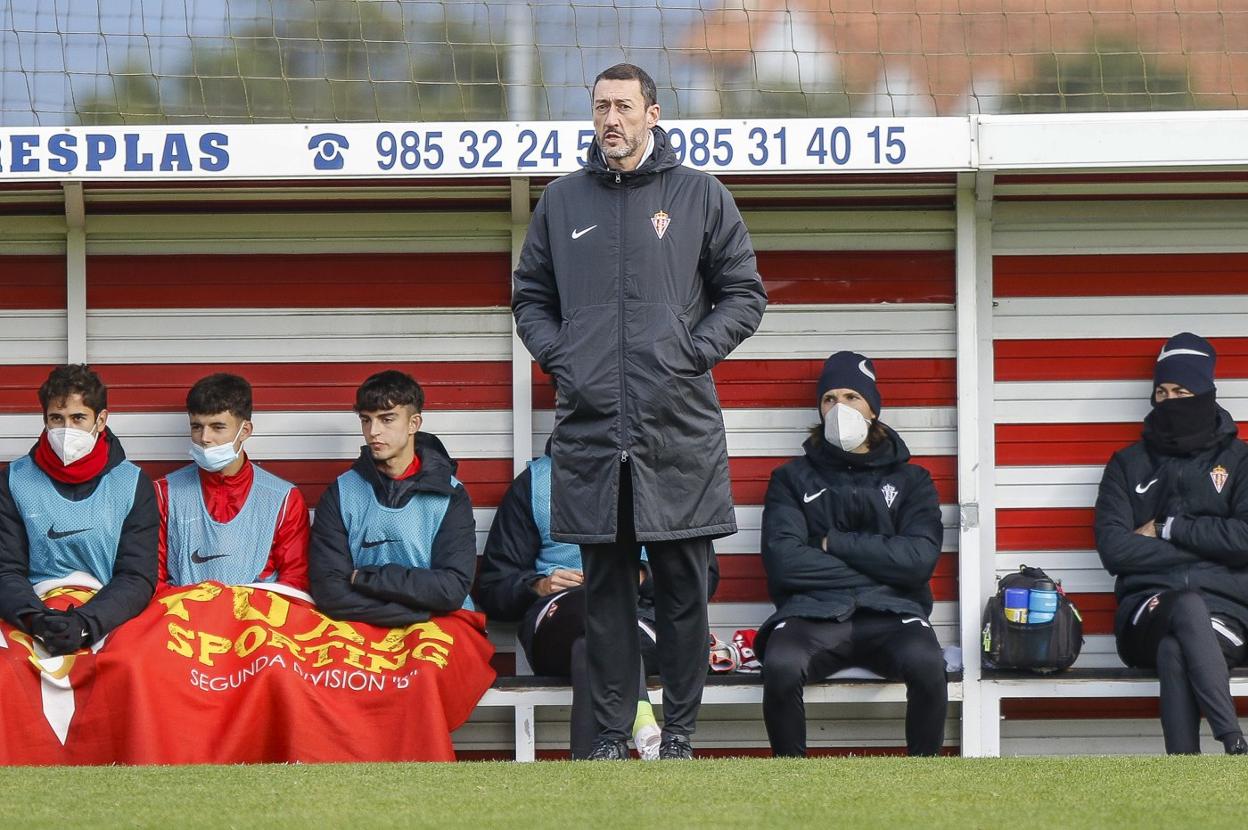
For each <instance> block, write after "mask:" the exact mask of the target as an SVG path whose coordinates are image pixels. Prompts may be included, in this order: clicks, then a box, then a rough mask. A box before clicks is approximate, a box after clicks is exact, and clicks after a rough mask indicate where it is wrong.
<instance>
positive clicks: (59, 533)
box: [48, 526, 91, 539]
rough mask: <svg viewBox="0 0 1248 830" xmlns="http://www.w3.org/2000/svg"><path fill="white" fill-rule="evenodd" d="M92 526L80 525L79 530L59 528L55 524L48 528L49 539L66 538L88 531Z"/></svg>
mask: <svg viewBox="0 0 1248 830" xmlns="http://www.w3.org/2000/svg"><path fill="white" fill-rule="evenodd" d="M90 529H91V528H89V527H80V528H78V529H77V530H57V529H56V527H55V526H53V527H50V528H48V538H49V539H64V538H65V537H66V536H75V535H77V534H79V533H86V532H87V531H88V530H90Z"/></svg>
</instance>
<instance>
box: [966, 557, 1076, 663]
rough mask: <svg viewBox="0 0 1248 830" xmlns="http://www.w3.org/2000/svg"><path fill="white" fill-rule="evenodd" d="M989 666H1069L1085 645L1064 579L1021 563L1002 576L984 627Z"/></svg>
mask: <svg viewBox="0 0 1248 830" xmlns="http://www.w3.org/2000/svg"><path fill="white" fill-rule="evenodd" d="M981 643H982V646H983V652H984V658H983V662H984V668H987V669H1022V670H1025V671H1033V672H1036V673H1037V674H1050V673H1052V672H1057V671H1062V670H1063V669H1068V668H1070V666H1071V665H1072V664H1073V663H1074V662H1075V660H1076V659H1078V657H1079V651H1080V650H1081V649H1082V648H1083V617H1081V616H1080V615H1079V610H1078V609H1077V608H1075V605H1074V603H1072V602H1071V601H1070V599H1069V598H1068V597H1067V596H1066V593H1065V592H1064V591H1063V590H1062V585H1061V583H1060V582H1056V581H1054V580H1052V579H1050V578H1049V575H1048V574H1046V573H1045V572H1044V571H1042V570H1041V569H1039V568H1029V567H1027V566H1026V565H1023V566H1021V567H1020V568H1019V569H1018V572H1017V573H1012V574H1006V575H1005V576H1003V577H1001V578H1000V579H998V580H997V593H996V594H994V595H993V596H992V597H990V598H989V599H988V606H987V607H986V608H985V609H984V627H983V631H982V632H981Z"/></svg>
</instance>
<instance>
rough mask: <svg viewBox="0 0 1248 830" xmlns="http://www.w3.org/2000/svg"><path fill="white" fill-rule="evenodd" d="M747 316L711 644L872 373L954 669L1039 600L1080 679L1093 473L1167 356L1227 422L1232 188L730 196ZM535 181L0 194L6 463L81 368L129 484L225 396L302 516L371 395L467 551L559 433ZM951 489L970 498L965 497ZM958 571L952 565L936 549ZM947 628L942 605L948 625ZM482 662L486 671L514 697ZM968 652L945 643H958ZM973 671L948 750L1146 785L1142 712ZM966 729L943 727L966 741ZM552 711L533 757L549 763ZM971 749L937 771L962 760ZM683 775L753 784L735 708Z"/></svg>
mask: <svg viewBox="0 0 1248 830" xmlns="http://www.w3.org/2000/svg"><path fill="white" fill-rule="evenodd" d="M729 184H730V187H731V188H732V190H733V192H734V194H735V195H736V197H737V200H738V204H739V205H740V206H741V207H742V210H743V213H744V215H745V218H746V222H747V224H748V225H749V227H750V230H751V234H752V236H753V239H754V243H755V247H756V248H757V250H758V252H759V266H760V271H761V272H762V274H763V278H764V281H765V282H766V285H767V288H768V292H769V294H770V297H771V305H770V307H769V309H768V311H767V313H766V316H765V318H764V321H763V324H762V327H761V328H760V330H759V332H758V334H756V335H755V336H754V337H752V338H750V339H749V340H748V341H747V342H746V343H745V344H744V345H743V346H742V347H741V348H740V349H738V350H737V352H735V353H734V354H733V355H732V356H731V357H730V358H729V359H728V360H727V361H725V362H724V363H723V364H721V365H720V366H719V367H717V369H716V370H715V376H716V380H717V382H718V385H719V392H720V397H721V399H722V401H723V405H724V410H725V422H726V424H727V426H728V446H729V453H730V469H731V473H732V478H733V489H734V494H735V496H736V501H737V518H738V524H739V525H740V527H741V532H739V533H738V534H736V535H735V536H733V537H730V538H727V539H724V540H721V541H720V542H719V543H718V545H717V550H718V552H719V554H720V557H721V566H722V571H723V580H722V583H721V587H720V591H719V594H718V595H717V597H716V598H715V602H714V604H713V606H712V611H711V615H712V624H713V627H714V629H715V631H716V633H717V634H718V635H719V636H721V637H729V636H731V634H732V632H733V631H735V630H736V629H738V628H745V627H754V626H757V625H758V624H759V623H760V622H761V621H762V620H763V619H764V618H765V617H766V616H767V615H768V614H769V613H770V611H771V605H770V602H769V601H768V598H767V593H766V585H765V581H764V578H763V571H762V565H761V559H760V556H759V549H760V544H759V527H760V524H761V512H762V499H763V493H764V490H765V487H766V482H767V479H768V476H769V475H770V472H771V470H772V469H774V468H775V467H776V466H777V465H778V464H780V463H783V462H784V461H785V460H786V459H788V458H790V457H792V456H793V455H795V454H796V453H798V452H799V451H800V445H801V442H802V440H803V438H804V436H805V433H806V430H807V428H808V427H809V426H811V425H812V424H813V423H815V421H816V413H815V408H814V383H815V379H816V377H817V375H818V370H819V367H820V364H821V362H822V360H823V359H824V358H826V357H827V355H828V354H830V353H831V352H834V351H837V350H840V349H853V350H856V351H860V352H863V353H865V354H867V355H870V356H871V357H872V358H874V359H875V361H876V365H877V367H878V369H879V375H880V385H881V391H882V395H883V402H884V406H883V412H882V417H883V418H884V420H885V421H886V422H888V423H889V424H891V425H892V426H894V427H895V428H897V429H898V431H899V432H900V433H901V434H902V436H903V437H904V438H905V439H906V441H907V442H908V444H909V446H910V448H911V451H912V453H913V454H914V456H915V458H916V460H917V462H918V463H920V464H923V465H924V466H925V467H927V468H928V469H929V470H930V471H931V473H932V476H933V478H934V479H935V481H936V486H937V489H938V491H939V493H940V497H941V502H942V512H943V514H944V519H945V525H946V534H945V545H944V555H943V556H942V558H941V561H940V564H939V567H938V569H937V572H936V575H935V577H934V579H933V585H932V587H933V592H934V594H935V596H936V600H937V604H936V610H935V613H934V615H933V621H934V623H935V624H936V628H937V632H938V635H939V636H940V638H941V641H942V643H943V644H945V645H956V644H959V643H961V644H962V645H963V646H964V647H968V646H969V647H970V648H974V647H975V644H976V640H977V632H978V621H979V616H980V613H981V609H982V607H983V602H984V600H985V599H986V597H987V596H988V594H989V593H991V591H992V590H993V585H992V582H993V579H992V578H993V577H994V576H996V575H1000V574H1003V573H1005V572H1007V571H1010V570H1013V569H1014V568H1016V567H1017V566H1018V565H1019V564H1022V563H1027V564H1036V565H1039V566H1041V567H1044V568H1045V569H1046V570H1048V571H1049V572H1050V573H1052V574H1053V575H1054V576H1057V577H1058V578H1060V579H1062V581H1063V584H1064V585H1065V587H1066V588H1067V590H1068V591H1070V592H1071V593H1072V594H1073V595H1074V596H1075V599H1076V601H1077V602H1078V603H1079V606H1080V608H1081V609H1082V610H1083V612H1084V616H1085V620H1086V623H1087V632H1088V642H1087V645H1086V646H1085V649H1084V654H1083V657H1082V658H1081V665H1085V666H1098V665H1114V664H1116V661H1117V657H1116V655H1115V653H1114V648H1113V642H1112V634H1111V620H1112V614H1113V597H1112V580H1111V579H1110V577H1109V576H1108V574H1106V573H1105V572H1104V571H1103V570H1102V569H1101V568H1100V563H1099V559H1098V558H1097V557H1096V554H1095V551H1094V550H1093V543H1092V536H1091V522H1092V515H1091V514H1092V505H1093V502H1094V498H1095V491H1096V485H1097V482H1098V481H1099V478H1100V472H1101V468H1102V467H1103V465H1104V463H1105V462H1106V460H1107V459H1108V458H1109V456H1110V454H1111V453H1112V452H1113V451H1114V450H1115V449H1117V448H1119V447H1121V446H1125V445H1126V444H1128V443H1130V442H1131V441H1133V440H1135V438H1136V437H1137V436H1138V430H1139V424H1140V420H1141V419H1142V417H1143V415H1144V414H1145V412H1146V411H1147V409H1148V403H1147V398H1148V394H1149V384H1150V378H1151V366H1152V360H1153V359H1154V357H1155V355H1156V352H1157V350H1158V348H1159V346H1160V344H1161V343H1162V342H1163V341H1164V339H1165V338H1166V337H1168V336H1170V335H1171V334H1174V333H1175V332H1177V331H1180V330H1185V329H1186V330H1192V331H1196V332H1198V333H1200V334H1202V335H1205V336H1207V337H1209V338H1211V339H1212V340H1213V342H1214V343H1215V345H1216V346H1217V347H1218V349H1219V352H1220V360H1219V390H1220V398H1221V401H1222V403H1223V405H1224V406H1226V407H1227V408H1228V409H1230V411H1231V412H1232V414H1234V415H1235V417H1236V418H1237V419H1238V420H1239V421H1241V423H1243V422H1248V233H1245V231H1246V230H1248V198H1245V197H1246V196H1248V185H1246V184H1245V183H1244V180H1243V179H1242V177H1241V178H1239V179H1237V178H1235V176H1233V175H1232V176H1227V177H1219V176H1218V175H1215V174H1198V175H1195V176H1186V174H1184V173H1181V172H1167V173H1150V174H1140V173H1122V174H1112V175H1101V174H1098V175H1090V174H1081V175H1073V174H1058V173H1046V174H1042V175H1034V174H1029V175H1021V174H1010V175H999V176H997V177H996V178H995V180H994V178H993V176H992V174H990V173H983V172H981V173H979V174H975V173H970V174H959V175H958V176H957V177H955V176H952V175H943V174H941V175H901V176H835V177H806V178H799V177H777V178H747V177H739V178H737V179H733V180H730V181H729ZM539 193H540V183H534V182H529V181H528V180H523V179H516V180H513V181H509V180H501V179H500V180H473V181H462V180H448V181H437V180H429V181H427V182H423V183H421V182H415V183H413V182H401V183H398V184H396V183H394V182H384V183H381V182H354V183H349V184H344V185H335V186H333V187H326V186H323V185H315V184H295V183H285V184H274V183H236V184H222V185H219V186H214V187H211V188H208V187H197V186H193V185H177V186H162V185H144V186H142V187H134V186H129V185H120V184H114V185H109V184H99V185H89V186H87V187H86V188H85V193H83V188H82V187H80V186H78V185H76V184H72V183H70V184H66V185H65V186H64V187H63V188H62V187H60V186H56V185H51V186H49V185H29V186H27V185H22V186H17V185H6V186H3V187H0V463H2V462H5V461H8V460H11V459H12V458H15V457H17V456H18V455H20V454H22V453H24V452H26V451H27V450H28V449H29V447H30V445H31V443H32V442H33V440H34V438H35V436H36V435H37V434H38V432H39V429H40V418H39V410H38V403H37V401H36V398H35V394H34V390H35V388H36V387H37V386H38V384H39V383H40V382H41V381H42V379H43V377H44V376H46V374H47V371H48V369H49V368H50V367H51V366H53V365H56V364H59V363H62V362H64V361H66V360H74V359H82V358H83V356H85V359H86V360H88V361H89V362H90V363H92V364H93V365H94V366H95V367H96V368H97V369H98V370H99V371H100V372H101V374H102V375H103V377H104V378H105V380H106V381H107V382H108V383H109V385H110V390H111V409H112V411H113V420H112V421H111V423H112V425H113V427H114V428H115V429H116V431H117V433H118V434H119V435H120V436H121V437H122V440H123V441H124V442H125V444H126V447H127V449H128V450H129V452H130V454H131V456H132V457H133V458H135V459H136V460H137V461H138V462H139V463H140V464H141V465H142V466H144V467H145V468H146V469H147V470H148V471H149V472H150V473H151V474H153V475H161V474H163V473H165V472H168V471H169V470H171V469H173V468H175V467H176V466H178V465H180V464H182V463H184V462H185V459H186V445H187V440H188V439H187V436H186V421H185V416H184V413H183V410H182V403H183V400H184V396H185V392H186V389H187V388H188V387H189V386H190V384H191V383H193V382H194V381H195V380H196V379H198V378H199V377H202V376H203V375H205V374H208V373H209V372H212V371H218V370H222V369H225V370H230V371H237V372H239V373H241V374H244V375H246V376H247V377H249V378H250V379H251V381H252V383H253V385H254V386H255V389H256V410H257V411H256V415H255V419H254V420H255V424H256V435H255V437H254V438H253V439H252V440H251V441H250V442H249V444H248V448H249V451H250V452H251V454H252V456H253V457H254V458H255V459H256V460H258V461H260V462H261V463H263V464H265V465H266V466H268V467H269V468H270V469H271V470H273V471H274V472H275V473H277V474H278V475H282V476H284V477H286V478H288V479H290V480H292V481H294V482H295V483H296V484H297V485H298V486H299V487H301V488H302V489H303V491H304V493H305V495H306V496H307V498H308V501H309V503H310V504H313V505H315V503H316V501H317V499H318V498H319V495H320V493H321V492H322V491H323V490H324V488H325V487H326V486H327V485H328V484H329V482H331V481H332V480H333V479H334V477H335V476H336V475H337V474H338V473H339V472H340V471H341V470H343V469H345V468H346V467H347V465H348V464H349V463H350V461H351V459H353V458H354V457H355V456H356V454H357V453H358V448H359V443H360V439H359V436H358V431H357V430H358V427H357V421H356V419H355V417H354V415H353V414H352V413H351V411H350V405H351V401H352V395H353V392H354V389H355V388H356V386H357V385H358V384H359V382H360V381H362V380H363V379H364V378H365V377H366V376H367V375H369V374H371V373H372V372H374V371H376V370H378V369H380V368H383V367H391V366H394V367H398V368H402V369H404V370H407V371H410V372H411V373H412V374H414V375H415V376H416V377H417V378H418V379H419V380H420V381H421V382H422V384H423V385H424V387H425V390H426V394H427V398H428V401H427V407H426V410H427V411H426V428H427V429H428V430H430V431H432V432H435V433H437V434H438V435H440V436H441V437H442V439H443V440H444V441H445V442H446V444H447V446H448V447H449V448H450V450H451V452H452V454H453V455H455V456H456V457H457V458H458V459H459V460H460V472H461V478H462V479H463V480H464V481H465V483H466V485H467V487H468V490H469V492H470V494H471V495H472V498H473V503H474V505H475V508H476V519H477V526H478V542H479V543H481V542H483V541H484V537H485V533H486V532H487V530H488V528H489V525H490V522H491V520H492V518H493V515H494V509H495V507H496V506H497V504H498V501H499V499H500V498H501V496H502V493H503V492H504V490H505V488H506V486H507V484H508V482H509V481H510V479H511V477H512V475H513V473H514V471H515V470H516V469H517V465H519V466H521V467H522V465H523V461H524V460H526V459H527V458H529V457H531V456H532V454H534V453H535V452H540V450H541V448H542V446H543V444H544V442H545V439H546V436H547V433H548V432H549V430H550V428H551V424H552V413H551V408H552V406H553V402H552V401H551V397H550V392H549V387H548V384H547V383H546V381H545V379H544V378H543V377H542V376H541V375H540V372H537V371H536V369H535V368H534V367H533V366H532V364H531V361H530V358H529V356H528V355H527V353H526V352H524V350H523V347H520V346H518V341H517V340H516V339H515V337H514V335H513V332H512V322H511V315H510V312H509V309H508V299H509V288H510V285H509V273H510V268H511V261H512V257H513V255H514V254H515V251H516V250H517V247H518V245H519V243H520V242H521V241H522V238H523V233H524V228H525V224H526V217H527V211H528V209H529V208H530V207H531V205H532V203H533V201H534V200H535V198H536V197H537V195H538V194H539ZM959 483H960V484H959ZM959 544H961V545H962V547H963V549H964V555H962V557H961V558H959V556H960V555H959V552H958V547H959ZM959 600H962V602H959ZM500 631H501V632H502V633H501V634H500V636H499V643H500V646H501V648H500V652H501V653H500V656H499V659H498V666H499V668H500V669H501V670H503V671H511V670H514V655H513V654H512V651H511V650H512V649H514V643H512V642H510V641H509V639H508V635H507V633H506V630H505V629H500ZM959 632H961V633H959ZM978 678H979V673H978V665H977V664H976V663H975V661H974V660H971V661H969V665H968V666H967V669H966V672H965V674H964V683H963V687H964V688H963V695H964V700H963V702H962V703H961V704H960V705H959V704H955V705H953V706H951V709H950V712H951V715H952V717H951V719H950V721H949V724H948V726H947V729H946V734H947V742H946V743H947V746H949V747H950V748H952V749H953V750H954V751H959V750H961V751H965V752H966V753H968V754H979V753H983V752H988V753H991V752H993V751H996V748H997V744H996V735H997V732H998V731H999V733H1000V737H1001V739H1002V743H1001V749H1002V750H1003V751H1004V753H1005V754H1026V753H1037V752H1059V753H1066V752H1150V753H1155V752H1159V751H1161V739H1160V730H1159V727H1158V725H1157V721H1156V702H1155V701H1150V700H1143V701H1103V700H1091V699H1063V700H1062V703H1061V704H1060V705H1056V704H1054V703H1052V702H1050V701H1045V700H1006V701H1005V703H1004V708H1003V713H1004V715H1005V720H1004V721H1003V722H998V721H997V718H996V711H995V709H994V708H993V706H991V705H987V704H985V702H984V701H985V700H986V698H985V697H984V696H983V695H982V694H981V692H982V690H983V689H984V688H987V687H988V686H987V685H986V684H982V683H980V681H979V679H978ZM809 714H810V725H809V733H810V738H811V745H812V746H813V747H816V748H817V749H818V751H821V752H848V751H854V752H872V753H874V752H896V751H898V750H899V748H900V747H901V746H902V744H903V738H902V734H903V728H902V719H903V715H904V707H903V706H901V705H900V704H853V705H849V704H837V705H832V704H822V705H815V706H812V707H811V709H810V713H809ZM964 714H965V719H964V720H963V722H961V723H959V718H960V717H961V716H962V715H964ZM566 720H567V712H566V711H562V710H559V709H549V710H543V711H542V712H541V714H540V715H539V721H538V736H537V737H538V745H539V752H542V753H550V752H557V751H559V750H561V749H562V748H564V747H566V745H567V743H566V741H567V727H566ZM512 735H513V728H512V721H511V712H510V710H502V709H481V710H479V711H478V712H477V713H476V714H475V715H474V717H473V719H472V720H471V721H470V722H469V723H468V724H467V725H465V726H464V727H463V728H462V729H461V730H460V731H459V732H457V734H456V741H457V746H458V747H459V748H460V750H461V751H462V753H463V754H464V756H465V757H492V756H505V755H507V753H508V752H509V750H510V747H511V741H512ZM959 739H961V740H959ZM698 741H699V747H700V748H703V749H706V750H709V751H712V752H725V753H728V752H731V753H742V752H745V753H749V752H762V751H763V750H764V748H765V746H766V737H765V732H764V729H763V726H762V722H761V712H760V711H759V708H758V707H757V706H718V707H707V708H706V709H704V711H703V715H702V719H701V726H700V730H699V736H698Z"/></svg>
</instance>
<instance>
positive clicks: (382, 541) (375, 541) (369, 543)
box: [361, 539, 395, 548]
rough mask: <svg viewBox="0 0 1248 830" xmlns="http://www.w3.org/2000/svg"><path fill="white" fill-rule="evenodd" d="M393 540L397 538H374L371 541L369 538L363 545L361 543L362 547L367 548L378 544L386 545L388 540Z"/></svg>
mask: <svg viewBox="0 0 1248 830" xmlns="http://www.w3.org/2000/svg"><path fill="white" fill-rule="evenodd" d="M393 541H395V540H394V539H373V540H372V541H369V540H367V539H366V540H365V541H364V543H363V545H361V547H365V548H375V547H377V546H378V545H384V544H386V543H387V542H393Z"/></svg>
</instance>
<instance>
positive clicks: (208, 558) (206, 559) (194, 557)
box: [191, 550, 229, 565]
mask: <svg viewBox="0 0 1248 830" xmlns="http://www.w3.org/2000/svg"><path fill="white" fill-rule="evenodd" d="M227 556H229V554H228V553H218V554H216V555H214V556H200V555H199V551H198V550H196V551H195V552H194V553H192V554H191V561H192V562H194V563H195V564H196V565H202V564H204V563H205V562H211V561H212V560H214V559H224V558H225V557H227Z"/></svg>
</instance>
